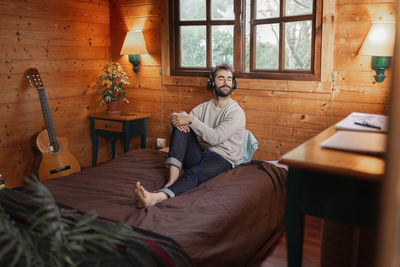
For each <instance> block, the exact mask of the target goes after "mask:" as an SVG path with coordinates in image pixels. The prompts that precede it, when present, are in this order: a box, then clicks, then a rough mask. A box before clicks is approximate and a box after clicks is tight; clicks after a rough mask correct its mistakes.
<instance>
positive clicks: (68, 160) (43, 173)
mask: <svg viewBox="0 0 400 267" xmlns="http://www.w3.org/2000/svg"><path fill="white" fill-rule="evenodd" d="M58 143H59V146H60V147H59V149H58V151H57V152H53V151H52V149H51V147H50V145H49V144H50V141H49V138H48V133H47V130H43V131H41V132H40V133H39V134H38V135H37V137H36V146H37V148H38V149H39V151H40V153H41V154H42V159H41V161H40V166H39V173H38V174H39V179H40V180H42V181H44V180H48V179H52V178H57V177H62V176H66V175H69V174H72V173H75V172H79V171H80V170H81V167H80V166H79V162H78V160H77V159H76V158H75V157H74V155H72V153H71V152H70V151H69V150H68V138H66V137H58Z"/></svg>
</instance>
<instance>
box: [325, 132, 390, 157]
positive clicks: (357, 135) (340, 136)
mask: <svg viewBox="0 0 400 267" xmlns="http://www.w3.org/2000/svg"><path fill="white" fill-rule="evenodd" d="M320 145H321V147H324V148H331V149H340V150H347V151H354V152H361V153H372V154H382V153H384V152H385V149H386V134H384V133H372V132H357V131H337V132H336V133H335V134H333V135H332V136H331V137H329V138H328V139H326V140H325V141H323V142H322V143H321V144H320Z"/></svg>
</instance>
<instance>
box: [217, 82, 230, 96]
mask: <svg viewBox="0 0 400 267" xmlns="http://www.w3.org/2000/svg"><path fill="white" fill-rule="evenodd" d="M224 87H228V88H229V91H227V92H224V91H222V90H221V89H222V88H224ZM214 90H215V95H216V96H221V97H226V96H229V95H230V94H231V93H232V87H230V86H229V85H222V86H220V87H215V89H214Z"/></svg>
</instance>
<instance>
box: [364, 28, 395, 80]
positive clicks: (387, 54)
mask: <svg viewBox="0 0 400 267" xmlns="http://www.w3.org/2000/svg"><path fill="white" fill-rule="evenodd" d="M394 37H395V24H394V22H393V23H389V22H386V23H374V24H372V26H371V28H370V29H369V32H368V35H367V37H366V38H365V40H364V43H363V45H362V46H361V48H360V51H359V52H358V54H359V55H363V56H372V67H373V68H374V69H375V71H376V75H375V80H376V81H377V82H383V81H384V80H385V78H386V75H385V70H386V69H388V68H389V67H390V64H391V61H392V56H393V49H394Z"/></svg>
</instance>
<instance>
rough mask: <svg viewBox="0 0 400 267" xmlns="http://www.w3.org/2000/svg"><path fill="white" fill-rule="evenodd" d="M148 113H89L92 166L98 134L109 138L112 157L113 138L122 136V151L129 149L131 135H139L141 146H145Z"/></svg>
mask: <svg viewBox="0 0 400 267" xmlns="http://www.w3.org/2000/svg"><path fill="white" fill-rule="evenodd" d="M148 117H150V114H145V113H139V112H132V113H126V114H119V115H106V114H105V113H95V114H89V118H90V131H91V134H92V142H93V155H92V166H96V164H97V154H98V135H102V136H104V137H106V138H107V139H109V140H111V153H112V158H113V159H114V158H115V140H116V138H117V137H118V136H122V138H123V141H124V152H128V151H129V140H130V138H131V137H135V136H140V138H141V140H140V141H141V148H146V137H147V118H148Z"/></svg>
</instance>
